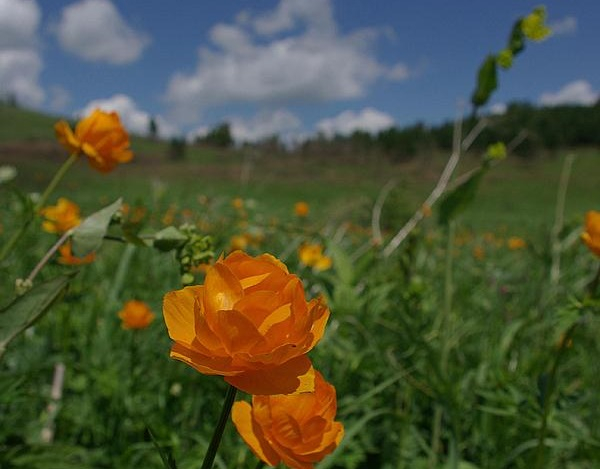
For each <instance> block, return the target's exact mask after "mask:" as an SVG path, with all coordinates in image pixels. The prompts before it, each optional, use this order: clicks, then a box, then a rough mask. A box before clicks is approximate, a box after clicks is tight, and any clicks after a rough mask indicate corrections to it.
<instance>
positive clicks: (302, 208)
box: [294, 200, 310, 218]
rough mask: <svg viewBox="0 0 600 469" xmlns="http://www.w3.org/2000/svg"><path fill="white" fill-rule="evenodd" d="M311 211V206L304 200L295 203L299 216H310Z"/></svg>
mask: <svg viewBox="0 0 600 469" xmlns="http://www.w3.org/2000/svg"><path fill="white" fill-rule="evenodd" d="M309 211H310V207H309V206H308V204H307V203H306V202H304V201H302V200H301V201H299V202H296V203H295V204H294V213H295V214H296V216H297V217H302V218H304V217H306V216H308V212H309Z"/></svg>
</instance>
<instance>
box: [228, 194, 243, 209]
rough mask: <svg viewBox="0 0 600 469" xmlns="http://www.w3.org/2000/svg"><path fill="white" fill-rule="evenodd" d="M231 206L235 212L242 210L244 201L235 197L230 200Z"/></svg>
mask: <svg viewBox="0 0 600 469" xmlns="http://www.w3.org/2000/svg"><path fill="white" fill-rule="evenodd" d="M231 206H232V207H233V208H235V209H236V210H242V209H243V208H244V199H242V198H241V197H236V198H235V199H232V200H231Z"/></svg>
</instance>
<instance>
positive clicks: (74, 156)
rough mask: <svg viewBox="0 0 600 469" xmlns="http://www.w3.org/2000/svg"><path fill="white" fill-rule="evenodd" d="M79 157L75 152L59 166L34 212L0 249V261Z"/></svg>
mask: <svg viewBox="0 0 600 469" xmlns="http://www.w3.org/2000/svg"><path fill="white" fill-rule="evenodd" d="M78 157H79V154H78V153H73V154H72V155H71V156H69V158H68V159H67V161H65V162H64V163H63V164H62V166H61V167H60V168H58V171H57V172H56V174H55V175H54V177H53V178H52V181H50V184H48V187H46V190H45V191H44V193H43V194H42V196H41V197H40V199H39V200H38V201H37V203H36V204H35V206H34V208H33V213H29V214H28V216H27V218H26V219H25V221H24V222H23V224H22V225H21V227H20V228H19V229H18V230H17V231H16V232H15V233H13V235H12V236H11V237H10V239H9V240H8V242H7V243H6V244H5V245H4V246H2V249H1V250H0V261H2V260H4V258H5V257H6V256H7V255H8V253H9V252H10V251H11V250H12V248H13V247H14V245H15V244H17V242H18V241H19V239H20V238H21V236H23V233H25V231H26V230H27V228H28V227H29V225H30V224H31V222H32V221H33V220H34V218H35V215H36V214H37V213H38V211H39V210H40V208H42V207H43V206H44V205H45V204H46V201H47V200H48V197H49V196H50V194H51V193H52V191H53V190H54V189H55V188H56V186H57V185H58V183H59V182H60V180H61V179H62V178H63V177H64V175H65V173H66V172H67V171H68V170H69V168H70V167H71V166H73V163H75V161H77V158H78Z"/></svg>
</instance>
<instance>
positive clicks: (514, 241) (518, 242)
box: [506, 236, 527, 251]
mask: <svg viewBox="0 0 600 469" xmlns="http://www.w3.org/2000/svg"><path fill="white" fill-rule="evenodd" d="M506 244H507V245H508V249H510V250H511V251H516V250H517V249H523V248H524V247H525V246H527V243H526V242H525V240H524V239H523V238H519V237H518V236H511V237H510V238H508V241H507V242H506Z"/></svg>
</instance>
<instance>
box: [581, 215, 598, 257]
mask: <svg viewBox="0 0 600 469" xmlns="http://www.w3.org/2000/svg"><path fill="white" fill-rule="evenodd" d="M581 239H582V240H583V242H584V243H585V245H586V246H587V247H588V248H589V249H590V251H592V252H593V253H594V254H595V255H596V256H598V257H600V212H597V211H595V210H590V211H589V212H587V213H586V214H585V230H584V232H583V233H582V234H581Z"/></svg>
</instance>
